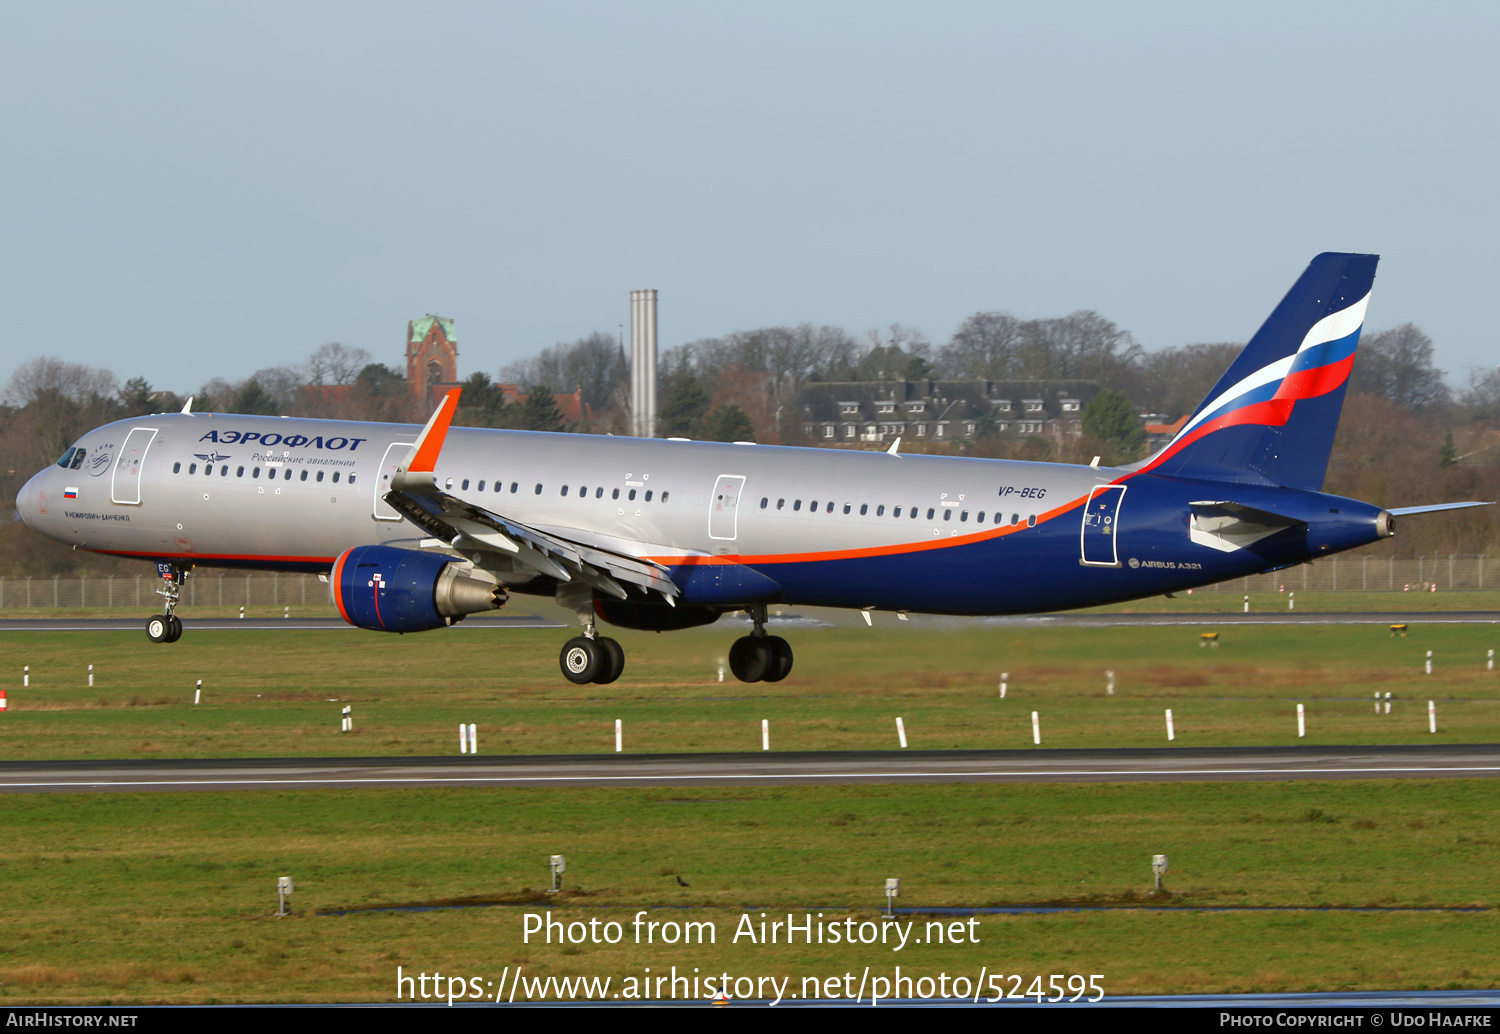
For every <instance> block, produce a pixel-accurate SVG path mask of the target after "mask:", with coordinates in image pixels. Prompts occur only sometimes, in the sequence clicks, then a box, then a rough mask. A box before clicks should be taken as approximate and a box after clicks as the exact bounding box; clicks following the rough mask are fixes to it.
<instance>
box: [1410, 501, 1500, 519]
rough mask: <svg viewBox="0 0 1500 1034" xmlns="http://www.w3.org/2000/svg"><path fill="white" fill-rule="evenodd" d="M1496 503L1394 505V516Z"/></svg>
mask: <svg viewBox="0 0 1500 1034" xmlns="http://www.w3.org/2000/svg"><path fill="white" fill-rule="evenodd" d="M1494 505H1495V504H1494V503H1434V504H1433V505H1431V506H1401V507H1392V508H1391V510H1390V514H1391V516H1392V517H1410V516H1411V515H1412V514H1414V513H1437V512H1438V511H1439V510H1467V509H1468V508H1469V507H1471V506H1494Z"/></svg>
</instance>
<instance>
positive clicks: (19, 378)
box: [0, 356, 120, 409]
mask: <svg viewBox="0 0 1500 1034" xmlns="http://www.w3.org/2000/svg"><path fill="white" fill-rule="evenodd" d="M119 390H120V382H119V381H118V380H117V379H116V378H115V375H114V374H113V373H111V372H110V371H109V370H101V369H98V368H96V367H93V366H84V365H82V364H81V363H65V362H63V361H62V360H61V359H54V358H52V357H51V356H39V357H38V358H36V359H33V360H31V362H29V363H27V364H25V365H24V366H22V367H21V368H20V369H18V370H17V371H16V372H15V373H13V374H11V377H10V380H9V382H7V383H6V385H5V390H4V391H3V392H0V402H4V403H5V404H6V405H8V406H15V407H16V408H17V409H19V408H21V407H22V406H25V405H27V404H29V403H31V402H34V401H36V400H38V399H41V398H44V397H46V396H48V395H52V396H56V397H59V398H64V399H67V400H69V401H71V402H77V403H86V402H89V401H90V400H92V399H95V398H108V397H110V396H113V395H115V394H116V393H118V392H119Z"/></svg>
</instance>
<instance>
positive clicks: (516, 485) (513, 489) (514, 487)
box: [510, 481, 521, 495]
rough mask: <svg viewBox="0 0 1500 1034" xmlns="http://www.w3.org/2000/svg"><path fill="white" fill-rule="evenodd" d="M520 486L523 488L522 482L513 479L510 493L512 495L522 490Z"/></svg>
mask: <svg viewBox="0 0 1500 1034" xmlns="http://www.w3.org/2000/svg"><path fill="white" fill-rule="evenodd" d="M520 488H521V482H519V481H512V482H511V483H510V494H511V495H515V494H516V492H517V491H519V490H520Z"/></svg>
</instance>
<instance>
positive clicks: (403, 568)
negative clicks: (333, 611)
mask: <svg viewBox="0 0 1500 1034" xmlns="http://www.w3.org/2000/svg"><path fill="white" fill-rule="evenodd" d="M461 564H462V562H461V561H459V560H456V559H454V558H453V557H450V556H445V555H444V554H442V553H424V552H421V551H419V550H415V549H400V548H397V547H394V546H355V547H354V548H353V549H348V550H345V551H344V552H343V553H342V554H340V555H339V558H338V559H337V560H335V561H334V562H333V573H332V574H331V575H329V577H328V587H329V591H330V593H331V594H332V596H333V602H334V605H335V606H337V607H338V608H339V613H340V614H341V615H343V618H344V620H345V621H347V622H349V624H351V625H357V626H359V627H360V628H371V629H375V630H376V631H379V632H425V631H426V630H427V629H429V628H442V627H443V626H444V625H451V624H453V623H454V622H456V621H462V620H463V619H464V617H465V616H467V615H469V614H476V613H479V612H480V611H485V610H494V609H496V608H497V607H499V606H501V605H502V604H504V603H505V601H506V599H507V597H506V594H505V589H504V588H503V587H501V586H499V585H496V584H495V583H493V582H487V581H484V580H483V579H480V578H474V577H472V576H471V575H469V574H466V573H465V572H464V571H463V569H462V566H461Z"/></svg>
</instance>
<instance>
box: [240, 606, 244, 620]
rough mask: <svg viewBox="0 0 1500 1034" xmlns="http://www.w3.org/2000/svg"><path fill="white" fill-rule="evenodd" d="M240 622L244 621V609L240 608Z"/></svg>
mask: <svg viewBox="0 0 1500 1034" xmlns="http://www.w3.org/2000/svg"><path fill="white" fill-rule="evenodd" d="M240 620H241V621H244V620H245V608H244V607H241V608H240Z"/></svg>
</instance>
